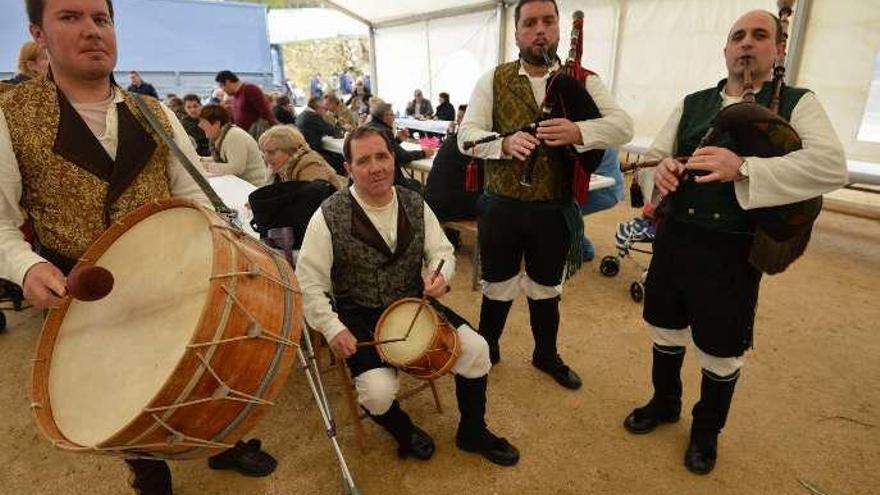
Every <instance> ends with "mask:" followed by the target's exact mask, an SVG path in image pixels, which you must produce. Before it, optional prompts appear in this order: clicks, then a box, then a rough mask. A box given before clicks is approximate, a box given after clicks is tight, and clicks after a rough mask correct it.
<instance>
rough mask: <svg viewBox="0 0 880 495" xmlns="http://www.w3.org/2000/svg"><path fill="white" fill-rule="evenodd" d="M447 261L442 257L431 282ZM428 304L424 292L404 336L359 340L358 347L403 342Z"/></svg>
mask: <svg viewBox="0 0 880 495" xmlns="http://www.w3.org/2000/svg"><path fill="white" fill-rule="evenodd" d="M444 263H446V260H445V259H442V258H441V259H440V263H439V264H438V265H437V268H436V269H435V270H434V273H433V274H431V283H433V282H434V280H435V279H436V278H437V276H438V275H440V270H442V269H443V264H444ZM426 304H428V296H426V295H425V294H424V293H423V294H422V303H421V304H419V309H417V310H416V314H415V315H413V318H412V321H410V322H409V326H408V327H407V328H406V333H404V334H403V337H401V338H398V339H387V340H371V341H369V342H358V343H357V347H371V346H377V345H382V344H391V343H393V342H403V341H404V340H406V339H408V338H409V334H410V333H411V332H412V329H413V327H414V326H415V324H416V320H417V319H418V318H419V315H420V314H422V308H424V307H425V305H426Z"/></svg>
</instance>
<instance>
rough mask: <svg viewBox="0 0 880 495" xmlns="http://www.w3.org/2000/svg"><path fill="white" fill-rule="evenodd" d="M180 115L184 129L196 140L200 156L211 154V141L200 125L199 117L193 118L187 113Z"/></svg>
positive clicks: (197, 151)
mask: <svg viewBox="0 0 880 495" xmlns="http://www.w3.org/2000/svg"><path fill="white" fill-rule="evenodd" d="M179 117H180V124H181V125H183V129H184V130H185V131H186V133H187V134H189V137H191V138H193V140H194V141H195V142H196V153H198V154H199V156H211V141H210V140H209V139H208V136H206V135H205V131H203V130H202V128H201V127H199V119H195V118H192V117H190V116H189V115H186V114H184V115H180V116H179Z"/></svg>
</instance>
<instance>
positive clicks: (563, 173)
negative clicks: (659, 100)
mask: <svg viewBox="0 0 880 495" xmlns="http://www.w3.org/2000/svg"><path fill="white" fill-rule="evenodd" d="M514 18H515V21H516V44H517V47H519V59H518V60H517V61H514V62H510V63H505V64H502V65H500V66H498V67H496V68H495V69H493V70H492V71H490V72H489V73H487V74H485V75H484V76H483V77H482V78H481V79H480V80H479V81H478V82H477V85H476V87H475V88H474V92H473V94H472V95H471V99H470V103H469V104H468V111H467V113H466V114H465V117H464V120H463V121H462V124H461V128H460V131H459V134H458V143H459V147H461V148H462V151H463V152H465V153H467V154H471V155H475V156H477V157H479V158H483V159H485V160H486V165H485V174H484V175H485V189H486V191H485V194H484V195H483V197H482V198H481V199H480V201H479V203H478V210H479V213H480V220H479V229H480V257H481V261H482V267H481V268H482V277H483V280H482V285H483V302H482V307H481V310H480V325H479V327H480V328H479V330H480V334H481V335H483V337H485V338H486V340H487V341H488V343H489V349H490V355H491V358H492V362H493V363H497V362H498V361H499V360H500V350H499V339H500V337H501V333H502V331H503V329H504V325H505V322H506V320H507V314H508V311H509V310H510V306H511V304H512V302H513V299H514V298H515V297H516V295H517V293H518V292H519V287H520V286H521V285H522V286H523V288H524V290H525V292H526V296H527V297H528V304H529V316H530V322H531V328H532V334H533V336H534V339H535V349H534V352H533V355H532V364H533V365H534V366H535V367H536V368H538V369H539V370H541V371H544V372H545V373H548V374H549V375H550V376H551V377H553V379H555V380H556V381H557V382H558V383H559V384H560V385H562V386H563V387H566V388H569V389H577V388H580V386H581V379H580V377H579V376H578V375H577V373H575V372H574V371H573V370H572V369H570V368H569V367H568V366H567V365H566V364H565V363H564V362H563V361H562V359H561V358H560V356H559V354H558V353H557V346H556V337H557V332H558V329H559V298H560V295H561V290H562V281H563V276H564V274H565V272H566V265H567V262H569V263H568V264H569V268H571V267H572V266H574V265H576V264H577V263H579V262H580V255H581V253H580V243H581V237H582V235H581V233H582V232H583V223H582V222H583V220H582V218H581V216H580V213H579V211H578V208H577V205H576V204H575V202H574V200H573V193H572V187H573V181H574V179H573V175H574V174H573V170H574V163H573V162H574V160H573V158H572V156H571V155H570V154H568V152H567V151H565V148H568V147H571V146H572V145H573V146H574V148H575V150H576V151H577V152H579V153H580V152H585V151H587V150H595V149H607V148H609V147H615V146H618V145H621V144H623V143H626V142H627V141H629V140H630V138H631V137H632V121H631V119H630V118H629V116H628V115H627V114H626V113H625V112H624V111H623V110H621V109H620V107H618V106H617V104H616V103H615V102H614V100H613V99H612V98H611V95H610V94H609V93H608V91H607V90H606V89H605V86H604V85H603V84H602V82H601V81H600V80H599V78H598V77H597V76H596V75H590V76H589V77H587V78H586V90H587V93H589V94H588V95H587V96H586V98H589V97H591V98H592V100H593V101H594V102H595V105H596V106H597V107H598V110H599V114H600V115H601V116H600V117H599V118H596V119H591V120H584V121H581V122H572V121H571V120H569V119H566V118H552V119H546V120H543V121H542V122H541V123H540V125H539V126H538V127H537V131H536V132H535V134H534V135H533V134H530V133H528V132H513V133H511V134H510V135H509V136H507V137H505V138H504V139H503V140H499V141H493V142H489V143H487V144H479V145H477V146H476V147H475V148H473V149H466V148H467V147H466V146H465V143H466V142H469V141H477V140H480V139H482V138H486V137H487V136H491V135H493V133H499V134H505V133H510V132H511V131H515V130H516V129H520V128H523V127H525V126H527V125H528V124H530V123H533V122H535V121H536V120H539V119H540V118H541V115H542V107H543V106H544V105H543V103H544V101H545V96H546V94H547V81H548V80H549V79H551V77H552V75H553V72H554V71H556V70H558V69H559V66H560V64H559V59H558V57H557V56H556V49H557V46H558V44H559V10H558V8H557V6H556V2H555V1H552V0H520V2H519V3H518V4H517V5H516V8H515V10H514ZM546 60H549V61H550V66H549V67H548V64H547V62H546ZM532 166H533V167H534V169H533V173H532V174H531V177H532V183H531V185H524V184H523V183H521V181H520V179H521V177H522V176H523V175H528V174H524V173H523V172H524V171H525V170H527V169H531V167H532ZM523 258H525V274H524V275H523V276H522V280H520V279H521V275H520V265H521V262H522V260H523ZM570 272H571V271H570V270H569V273H570Z"/></svg>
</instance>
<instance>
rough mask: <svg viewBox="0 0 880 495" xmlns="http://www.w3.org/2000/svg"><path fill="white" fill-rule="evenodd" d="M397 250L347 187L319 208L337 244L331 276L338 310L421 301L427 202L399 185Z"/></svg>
mask: <svg viewBox="0 0 880 495" xmlns="http://www.w3.org/2000/svg"><path fill="white" fill-rule="evenodd" d="M396 190H397V202H398V211H397V247H396V249H395V251H394V252H392V251H391V249H390V248H389V247H388V244H386V243H385V240H384V239H383V238H382V236H381V235H380V234H379V231H378V230H376V227H375V226H373V223H372V222H371V221H370V219H369V217H367V214H366V213H365V212H364V210H363V209H362V208H361V207H360V205H359V204H358V203H357V201H355V200H354V198H352V196H351V194H350V193H349V191H348V189H343V190H342V191H339V192H337V193H336V194H334V195H333V196H331V197H330V198H328V199H327V201H325V202H324V204H323V205H322V206H321V211H322V213H323V214H324V221H325V222H326V223H327V227H328V229H329V230H330V235H331V238H332V242H333V268H332V269H331V272H330V278H331V282H332V285H333V297H334V299H335V300H336V305H337V310H344V309H346V308H352V307H362V308H384V307H386V306H388V305H389V304H391V303H392V302H394V301H396V300H398V299H401V298H404V297H418V295H419V294H420V293H421V291H422V290H423V287H422V276H421V272H422V263H423V259H424V251H425V222H424V200H423V199H422V197H421V196H420V195H419V194H418V193H416V192H413V191H410V190H408V189H404V188H400V187H397V188H396Z"/></svg>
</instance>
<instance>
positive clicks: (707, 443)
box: [691, 369, 739, 448]
mask: <svg viewBox="0 0 880 495" xmlns="http://www.w3.org/2000/svg"><path fill="white" fill-rule="evenodd" d="M738 379H739V370H737V371H736V372H734V373H732V374H730V375H728V376H718V375H716V374H714V373H712V372H711V371H709V370H705V369H704V370H703V381H702V383H701V384H700V401H699V402H697V403H696V405H694V409H693V417H694V419H693V423H692V424H691V441H692V442H694V443H696V444H697V446H699V447H700V448H715V447H716V445H717V443H718V435H719V434H720V433H721V430H722V428H724V425H725V424H726V423H727V413H728V412H729V411H730V403H731V402H732V401H733V391H734V389H735V388H736V381H737V380H738Z"/></svg>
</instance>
